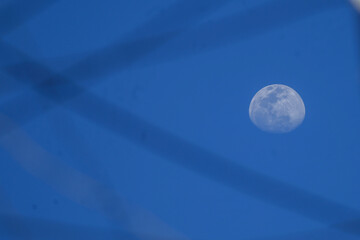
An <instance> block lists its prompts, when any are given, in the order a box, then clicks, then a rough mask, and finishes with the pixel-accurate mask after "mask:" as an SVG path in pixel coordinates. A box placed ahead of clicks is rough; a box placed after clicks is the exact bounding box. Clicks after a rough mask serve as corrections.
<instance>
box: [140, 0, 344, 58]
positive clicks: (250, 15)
mask: <svg viewBox="0 0 360 240" xmlns="http://www.w3.org/2000/svg"><path fill="white" fill-rule="evenodd" d="M346 5H349V3H347V2H346V1H344V0H302V1H288V0H272V1H267V2H266V3H264V4H262V5H260V6H258V7H255V8H252V9H249V10H247V11H245V12H241V13H238V14H234V15H231V16H228V17H224V18H222V19H220V20H212V21H209V22H207V23H204V24H202V25H200V26H199V27H197V28H194V29H190V30H189V31H187V32H186V33H184V34H183V35H181V36H179V37H177V38H176V40H175V41H172V43H171V44H169V45H168V46H166V47H164V48H163V49H161V52H160V53H156V54H155V55H154V56H151V57H152V58H149V59H148V61H149V62H148V63H147V64H153V63H154V62H155V63H156V62H162V61H168V60H171V59H176V58H179V57H183V56H188V55H194V54H197V53H201V52H204V51H209V50H212V49H214V48H218V47H222V46H226V45H228V44H231V43H237V42H239V41H242V40H244V39H248V38H251V37H255V36H258V35H260V34H264V33H267V32H269V31H272V30H274V29H278V28H280V27H284V26H288V25H290V24H293V23H295V22H297V21H299V20H301V19H304V18H307V17H310V16H313V15H315V14H319V13H321V12H324V11H328V10H331V9H336V8H339V7H341V6H346Z"/></svg>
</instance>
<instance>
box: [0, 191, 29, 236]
mask: <svg viewBox="0 0 360 240" xmlns="http://www.w3.org/2000/svg"><path fill="white" fill-rule="evenodd" d="M5 214H6V215H14V214H16V212H15V210H14V208H13V206H12V204H11V201H10V199H9V198H8V197H7V196H6V193H5V190H4V189H3V186H0V229H2V228H3V230H2V231H1V230H0V236H2V237H3V238H4V237H11V239H13V238H17V239H24V240H31V239H34V238H33V237H34V236H33V229H31V228H29V226H28V225H27V224H26V223H25V222H23V221H22V220H21V219H4V218H2V217H1V215H5Z"/></svg>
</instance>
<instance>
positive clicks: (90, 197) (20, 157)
mask: <svg viewBox="0 0 360 240" xmlns="http://www.w3.org/2000/svg"><path fill="white" fill-rule="evenodd" d="M16 127H17V125H16V124H15V123H14V122H13V121H12V119H10V118H8V116H5V115H2V114H0V130H5V131H6V130H7V129H15V128H16ZM2 133H3V131H2ZM0 145H1V147H2V148H3V149H4V150H6V151H7V152H8V153H9V154H10V155H11V157H12V159H13V160H14V161H16V162H17V163H18V164H19V165H20V166H21V167H22V168H23V169H24V170H26V171H27V172H28V173H30V174H32V175H33V176H35V177H37V178H39V179H41V180H42V181H44V182H45V183H46V184H48V185H49V186H51V187H52V188H54V189H55V190H56V191H57V192H58V193H60V194H62V195H63V196H65V197H67V198H68V199H70V200H72V201H73V202H76V203H78V204H81V205H82V206H85V207H87V208H90V209H92V210H97V211H98V212H99V213H101V214H103V215H104V216H105V217H107V218H108V219H109V220H111V221H113V222H114V223H116V224H118V225H119V226H121V229H125V230H126V231H127V232H128V233H129V234H131V235H132V236H133V237H134V238H135V237H136V239H139V240H141V239H142V240H148V239H149V238H148V237H150V239H154V236H155V235H156V239H157V238H158V237H171V238H172V239H174V240H175V239H176V240H187V239H188V238H186V237H185V236H183V235H182V234H180V233H179V232H177V231H176V230H174V229H173V228H171V227H170V226H168V225H167V224H166V223H165V222H163V221H162V220H161V219H159V218H158V217H156V216H155V215H154V214H152V213H151V212H149V211H147V210H145V209H142V208H140V207H138V206H135V205H133V204H131V203H129V202H128V201H127V200H126V199H124V198H123V197H122V196H120V195H119V194H117V192H116V191H114V189H110V188H108V186H106V185H104V184H102V183H101V182H98V181H96V180H95V179H93V178H91V177H89V176H88V175H85V174H83V173H82V172H80V171H78V170H76V169H74V168H72V167H71V166H69V165H67V164H66V163H65V162H63V161H61V160H59V159H58V158H56V157H55V156H53V155H52V154H50V153H49V152H47V151H46V150H45V149H43V148H42V147H41V146H40V145H39V144H37V143H36V142H34V141H33V140H32V139H31V138H30V137H29V136H28V135H27V134H26V132H24V131H23V130H21V128H17V130H16V131H13V132H12V134H6V135H1V137H0Z"/></svg>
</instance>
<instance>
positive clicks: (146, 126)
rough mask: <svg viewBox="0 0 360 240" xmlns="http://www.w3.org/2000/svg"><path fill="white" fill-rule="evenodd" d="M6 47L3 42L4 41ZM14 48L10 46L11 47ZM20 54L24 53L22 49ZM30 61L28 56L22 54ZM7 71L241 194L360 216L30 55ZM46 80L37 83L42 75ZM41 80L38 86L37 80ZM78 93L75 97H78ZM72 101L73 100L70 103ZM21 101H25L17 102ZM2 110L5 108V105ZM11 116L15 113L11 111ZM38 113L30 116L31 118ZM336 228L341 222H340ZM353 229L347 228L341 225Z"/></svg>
mask: <svg viewBox="0 0 360 240" xmlns="http://www.w3.org/2000/svg"><path fill="white" fill-rule="evenodd" d="M2 46H4V45H2ZM7 49H8V50H10V49H11V48H10V46H8V47H7ZM17 54H19V52H17ZM22 58H23V59H26V58H25V56H22ZM4 70H5V72H7V73H8V74H10V75H12V76H14V77H16V78H17V79H19V80H22V81H24V83H27V84H29V86H31V87H32V88H34V90H35V91H36V92H38V93H39V94H40V95H41V96H42V97H43V98H46V99H48V100H50V102H52V103H53V104H55V105H65V106H66V107H67V108H68V109H70V110H72V111H73V112H74V113H76V114H78V115H80V116H82V117H85V118H86V119H88V120H90V121H92V122H94V123H96V124H98V125H99V126H102V127H104V128H106V129H108V130H109V131H111V132H112V133H114V134H117V135H119V136H120V137H124V138H126V139H128V140H129V141H131V142H133V143H134V144H136V145H139V146H140V147H143V148H145V149H147V150H148V151H150V152H153V153H155V154H157V155H160V156H163V157H164V158H165V159H166V160H168V161H171V162H173V163H176V164H178V165H180V166H182V167H184V168H187V169H190V170H192V171H194V172H196V173H198V174H201V175H203V176H205V177H207V178H209V179H212V180H215V181H218V182H220V183H222V184H224V185H226V186H229V187H231V188H233V189H235V190H237V191H239V192H242V193H245V194H247V195H250V196H253V197H255V198H258V199H261V200H263V201H266V202H268V203H271V204H273V205H276V206H279V207H282V208H285V209H288V210H290V211H293V212H296V213H298V214H300V215H303V216H306V217H308V218H310V219H314V220H318V221H321V222H323V223H326V224H333V223H336V222H342V221H347V220H351V219H360V213H359V212H358V211H357V210H355V209H351V208H349V207H346V206H343V205H341V204H338V203H335V202H332V201H330V200H327V199H325V198H322V197H320V196H317V195H315V194H312V193H309V192H307V191H305V190H303V189H300V188H297V187H294V186H291V185H289V184H287V183H284V182H281V181H279V180H275V179H273V178H271V177H268V176H265V175H262V174H259V173H257V172H255V171H253V170H250V169H248V168H246V167H244V166H241V165H239V164H236V163H234V162H232V161H229V160H228V159H225V158H223V157H221V156H218V155H216V154H213V153H211V152H209V151H207V150H205V149H202V148H201V147H198V146H196V145H193V144H191V143H189V142H187V141H185V140H183V139H181V138H179V137H177V136H175V135H173V134H172V133H169V132H166V131H164V130H162V129H161V128H159V127H157V126H155V125H153V124H151V123H149V122H147V121H145V120H143V119H141V118H139V117H138V116H136V115H134V114H132V113H130V112H128V111H126V110H124V109H122V108H120V107H119V106H117V105H115V104H112V103H110V102H107V101H105V100H103V99H101V98H99V97H97V96H95V95H93V94H91V93H87V92H86V91H85V89H83V88H81V87H80V86H78V85H76V84H74V83H72V82H71V81H69V80H68V79H66V78H64V77H63V76H61V75H57V74H55V73H53V72H51V71H50V70H48V69H47V68H45V67H44V66H42V65H40V64H36V63H35V61H32V60H31V59H27V64H26V65H24V64H22V65H21V67H18V66H9V67H7V68H4ZM50 76H52V77H51V79H52V80H51V81H49V80H47V81H44V82H43V83H40V84H39V83H38V81H39V79H44V78H45V80H46V79H47V78H48V77H50ZM36 83H37V84H36ZM75 96H77V98H76V99H74V97H75ZM71 99H73V101H70V100H71ZM17 103H19V104H20V102H19V101H18V102H17ZM0 109H1V110H3V109H4V108H3V107H1V108H0ZM3 112H4V114H8V112H5V111H3ZM30 113H31V112H30ZM9 115H10V116H11V114H9ZM33 117H35V115H32V116H28V120H29V119H31V118H33ZM335 227H337V226H335ZM337 228H339V229H341V230H344V231H350V232H353V229H352V228H350V229H348V228H346V226H340V227H337Z"/></svg>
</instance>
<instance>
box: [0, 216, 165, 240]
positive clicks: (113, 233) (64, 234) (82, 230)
mask: <svg viewBox="0 0 360 240" xmlns="http://www.w3.org/2000/svg"><path fill="white" fill-rule="evenodd" d="M0 222H6V223H18V222H22V223H24V224H26V226H28V227H29V228H30V229H32V232H33V237H34V239H38V240H41V239H46V240H48V239H51V240H81V239H86V240H106V239H109V240H110V239H114V240H115V239H119V240H120V239H123V240H138V239H137V238H134V237H132V235H131V234H129V233H126V232H123V231H118V230H114V229H109V230H106V229H97V228H94V227H81V226H75V225H69V224H64V223H60V222H54V221H49V220H39V219H34V218H26V217H23V216H15V215H4V214H1V215H0ZM9 235H10V236H11V237H12V239H21V240H22V239H26V236H27V232H26V231H25V230H24V229H23V228H21V227H17V228H15V231H12V232H11V233H10V234H9ZM0 236H2V237H4V234H3V232H2V231H0ZM149 239H154V240H155V239H156V238H149ZM159 240H160V239H159Z"/></svg>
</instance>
